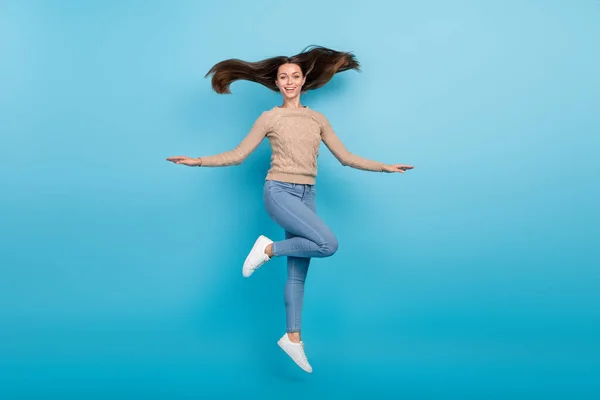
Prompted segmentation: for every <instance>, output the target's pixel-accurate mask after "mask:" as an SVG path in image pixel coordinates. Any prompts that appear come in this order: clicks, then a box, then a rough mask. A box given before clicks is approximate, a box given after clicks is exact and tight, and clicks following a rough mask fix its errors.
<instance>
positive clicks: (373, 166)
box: [320, 114, 413, 172]
mask: <svg viewBox="0 0 600 400" xmlns="http://www.w3.org/2000/svg"><path fill="white" fill-rule="evenodd" d="M320 125H321V139H322V140H323V143H325V145H326V146H327V148H328V149H329V151H331V153H332V154H333V155H334V156H335V158H337V159H338V161H339V162H340V163H341V164H342V165H343V166H348V167H352V168H356V169H361V170H364V171H375V172H404V171H405V170H407V169H412V168H413V167H412V166H410V165H404V164H395V165H387V164H384V163H382V162H379V161H374V160H369V159H367V158H364V157H361V156H359V155H356V154H353V153H351V152H350V151H348V149H347V148H346V146H345V145H344V143H342V141H341V140H340V138H339V137H338V135H337V134H336V133H335V131H334V130H333V128H332V127H331V124H330V123H329V121H328V120H327V118H325V116H323V115H322V114H321V115H320Z"/></svg>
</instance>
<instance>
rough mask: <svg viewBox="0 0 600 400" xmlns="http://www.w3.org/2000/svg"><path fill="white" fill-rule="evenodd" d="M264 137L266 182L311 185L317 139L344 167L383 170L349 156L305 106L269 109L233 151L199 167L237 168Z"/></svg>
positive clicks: (325, 122) (321, 119)
mask: <svg viewBox="0 0 600 400" xmlns="http://www.w3.org/2000/svg"><path fill="white" fill-rule="evenodd" d="M265 137H267V138H268V140H269V143H270V145H271V153H272V155H271V168H270V169H269V171H268V173H267V177H266V179H267V180H278V181H283V182H291V183H303V184H315V181H316V176H317V157H318V154H319V146H320V144H321V140H322V141H323V143H325V145H326V146H327V148H328V149H329V150H330V151H331V153H332V154H333V155H334V156H335V157H336V158H337V159H338V160H339V161H340V163H341V164H342V165H344V166H349V167H352V168H357V169H362V170H366V171H378V172H381V171H382V170H383V165H384V164H383V163H381V162H377V161H372V160H368V159H366V158H363V157H360V156H357V155H356V154H352V153H350V152H349V151H348V150H347V149H346V147H345V146H344V144H343V143H342V142H341V141H340V139H339V138H338V136H337V135H336V134H335V132H334V130H333V129H332V128H331V125H330V124H329V121H328V120H327V118H325V116H324V115H323V114H321V113H320V112H317V111H314V110H312V109H310V108H308V107H303V108H281V107H273V108H272V109H271V110H268V111H265V112H263V113H262V114H261V115H260V117H258V119H257V120H256V121H255V123H254V125H253V126H252V129H250V132H249V133H248V135H246V137H245V138H244V139H243V140H242V141H241V142H240V143H239V145H238V146H237V147H236V148H235V149H233V150H230V151H226V152H224V153H220V154H216V155H212V156H204V157H200V158H201V159H202V166H203V167H222V166H229V165H239V164H241V163H242V162H243V161H244V160H245V159H246V157H248V155H249V154H250V153H252V152H253V151H254V150H255V149H256V148H257V147H258V145H259V144H260V143H261V142H262V140H263V139H264V138H265Z"/></svg>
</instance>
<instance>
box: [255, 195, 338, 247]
mask: <svg viewBox="0 0 600 400" xmlns="http://www.w3.org/2000/svg"><path fill="white" fill-rule="evenodd" d="M305 196H308V194H306V193H302V191H301V192H300V193H297V192H294V190H286V189H285V188H282V187H279V186H274V185H273V186H268V187H266V189H265V197H264V199H265V207H266V209H267V212H268V213H269V215H270V216H271V218H272V219H273V220H274V221H275V222H276V223H277V224H278V225H279V226H281V227H282V228H283V229H285V230H286V231H287V232H290V233H291V234H293V235H294V236H293V237H291V238H289V239H286V240H283V241H279V242H275V243H273V246H272V249H271V250H272V253H273V255H274V256H276V257H278V256H296V257H307V258H310V257H329V256H331V255H333V254H334V253H335V252H336V251H337V248H338V242H337V238H336V237H335V235H334V234H333V232H331V230H330V229H329V227H328V226H327V225H326V224H325V223H324V222H323V220H322V219H321V218H319V216H318V215H317V214H316V213H315V212H314V211H313V207H309V205H307V204H306V203H305V202H304V201H303V198H304V197H305ZM308 200H309V199H308V198H307V199H306V201H308Z"/></svg>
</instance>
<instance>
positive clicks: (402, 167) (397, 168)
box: [383, 164, 414, 174]
mask: <svg viewBox="0 0 600 400" xmlns="http://www.w3.org/2000/svg"><path fill="white" fill-rule="evenodd" d="M413 168H414V167H413V166H412V165H406V164H394V165H384V166H383V172H400V173H402V174H403V173H404V171H407V170H409V169H413Z"/></svg>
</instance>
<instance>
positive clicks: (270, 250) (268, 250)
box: [265, 243, 273, 257]
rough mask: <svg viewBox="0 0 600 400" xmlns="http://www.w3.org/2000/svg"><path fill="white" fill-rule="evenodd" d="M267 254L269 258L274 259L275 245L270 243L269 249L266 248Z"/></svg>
mask: <svg viewBox="0 0 600 400" xmlns="http://www.w3.org/2000/svg"><path fill="white" fill-rule="evenodd" d="M265 254H266V255H268V256H269V257H273V243H270V244H269V245H268V246H267V247H265Z"/></svg>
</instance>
